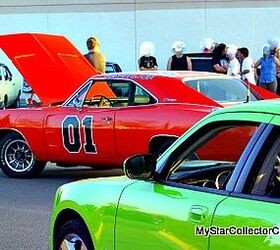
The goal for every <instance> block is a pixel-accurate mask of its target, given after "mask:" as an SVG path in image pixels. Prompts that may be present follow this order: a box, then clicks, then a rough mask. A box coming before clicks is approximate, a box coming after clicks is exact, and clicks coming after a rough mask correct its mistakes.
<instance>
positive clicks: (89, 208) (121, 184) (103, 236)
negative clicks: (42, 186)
mask: <svg viewBox="0 0 280 250" xmlns="http://www.w3.org/2000/svg"><path fill="white" fill-rule="evenodd" d="M133 182H135V180H134V181H133V180H130V179H128V178H126V177H110V178H98V179H94V180H93V179H92V180H83V181H78V182H73V183H69V184H65V185H63V186H61V187H60V188H59V189H58V190H57V192H56V195H55V200H54V205H53V210H52V218H51V228H50V232H51V238H50V245H51V249H53V244H54V239H55V232H56V230H57V229H58V228H59V227H60V226H61V225H59V221H60V219H59V217H60V215H61V214H62V213H63V212H64V211H65V210H69V209H70V210H72V211H74V212H75V213H77V214H78V215H79V217H81V218H82V220H83V221H84V223H85V224H86V226H87V228H88V230H89V233H90V235H91V239H92V241H93V244H94V247H95V249H114V226H115V215H116V212H117V207H118V202H119V198H120V196H121V193H122V191H123V189H124V188H125V187H126V186H128V185H130V184H131V183H133ZM64 222H65V221H64ZM62 224H63V223H62Z"/></svg>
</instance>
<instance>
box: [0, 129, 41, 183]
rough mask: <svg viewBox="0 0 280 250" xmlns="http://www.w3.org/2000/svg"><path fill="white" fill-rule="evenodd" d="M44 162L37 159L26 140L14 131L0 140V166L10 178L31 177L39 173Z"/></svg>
mask: <svg viewBox="0 0 280 250" xmlns="http://www.w3.org/2000/svg"><path fill="white" fill-rule="evenodd" d="M45 166H46V163H45V162H41V161H37V160H36V156H35V155H34V154H33V153H32V151H31V149H30V147H29V145H28V144H27V143H26V141H25V140H24V139H23V138H22V137H21V136H20V135H18V134H16V133H10V134H7V135H5V136H4V137H3V138H2V140H1V141H0V168H1V170H2V171H3V172H4V173H5V174H6V175H7V176H9V177H12V178H31V177H36V176H38V175H40V174H41V172H42V171H43V170H44V168H45Z"/></svg>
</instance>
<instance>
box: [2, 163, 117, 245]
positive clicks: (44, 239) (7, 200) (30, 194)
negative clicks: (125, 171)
mask: <svg viewBox="0 0 280 250" xmlns="http://www.w3.org/2000/svg"><path fill="white" fill-rule="evenodd" d="M121 174H122V171H121V170H120V169H113V170H92V169H90V168H83V167H80V168H70V169H65V168H57V167H54V165H53V164H48V165H47V167H46V170H45V171H44V173H43V174H42V176H41V177H40V178H35V179H11V178H8V177H6V176H5V175H4V174H3V173H2V172H0V196H1V205H0V213H1V219H0V235H1V241H0V249H29V250H39V249H40V250H47V249H49V224H50V223H49V221H50V214H51V207H52V201H53V196H54V193H55V190H56V188H57V187H58V186H59V185H61V184H63V183H67V182H70V181H74V180H79V179H85V178H91V177H92V178H96V177H102V176H111V175H121Z"/></svg>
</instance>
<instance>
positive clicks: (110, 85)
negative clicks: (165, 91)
mask: <svg viewBox="0 0 280 250" xmlns="http://www.w3.org/2000/svg"><path fill="white" fill-rule="evenodd" d="M152 103H156V100H155V99H154V98H153V97H152V96H151V95H150V94H149V93H148V92H147V91H145V90H144V89H142V88H141V87H140V86H138V85H136V84H134V83H132V82H129V81H119V80H118V81H104V80H102V81H96V82H94V83H93V84H92V85H91V87H90V89H89V90H88V92H87V95H86V97H85V100H84V103H83V106H87V107H127V106H138V105H148V104H152Z"/></svg>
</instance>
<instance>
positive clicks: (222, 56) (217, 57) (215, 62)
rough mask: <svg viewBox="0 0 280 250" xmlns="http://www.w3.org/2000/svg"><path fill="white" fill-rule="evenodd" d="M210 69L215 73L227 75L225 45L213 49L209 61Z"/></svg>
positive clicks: (220, 44)
mask: <svg viewBox="0 0 280 250" xmlns="http://www.w3.org/2000/svg"><path fill="white" fill-rule="evenodd" d="M211 64H212V69H213V71H214V72H216V73H223V74H226V73H227V68H228V62H227V60H226V45H225V44H224V43H219V44H218V45H217V46H216V47H215V48H214V49H213V57H212V60H211Z"/></svg>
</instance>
